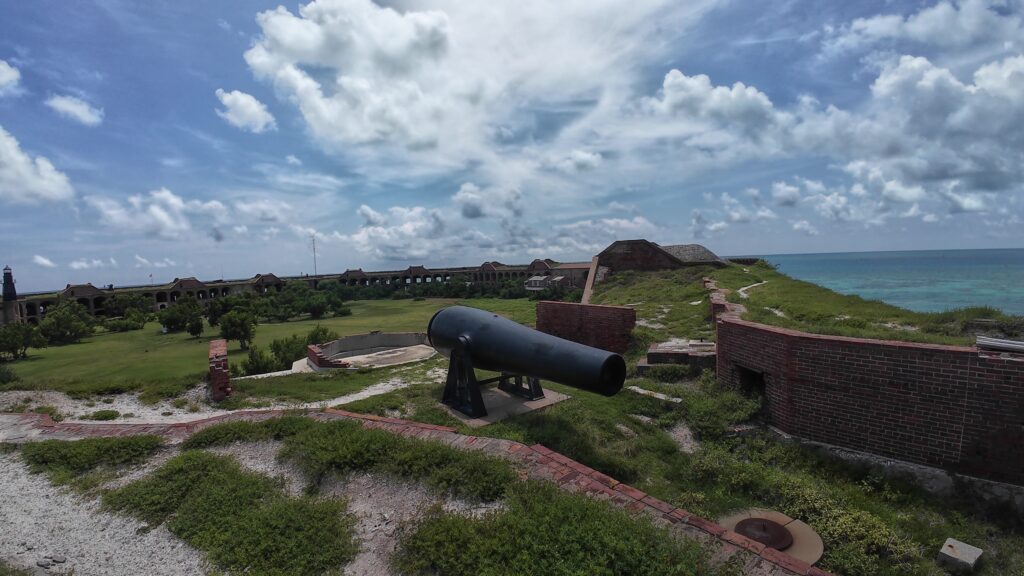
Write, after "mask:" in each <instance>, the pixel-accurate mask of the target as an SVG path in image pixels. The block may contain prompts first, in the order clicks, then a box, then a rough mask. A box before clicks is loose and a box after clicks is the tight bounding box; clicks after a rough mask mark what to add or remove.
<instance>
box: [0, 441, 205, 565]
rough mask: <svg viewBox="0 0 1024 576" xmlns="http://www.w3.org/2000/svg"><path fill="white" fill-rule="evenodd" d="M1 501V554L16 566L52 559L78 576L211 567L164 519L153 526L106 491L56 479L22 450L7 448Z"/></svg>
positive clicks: (0, 472)
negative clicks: (127, 512)
mask: <svg viewBox="0 0 1024 576" xmlns="http://www.w3.org/2000/svg"><path fill="white" fill-rule="evenodd" d="M0 501H2V502H3V505H2V506H0V526H2V527H3V529H2V530H0V558H3V559H4V560H5V561H6V562H7V563H9V564H11V565H12V566H14V567H17V568H29V569H31V568H35V567H36V566H37V563H49V564H53V565H54V567H53V568H52V571H53V572H55V573H61V572H68V573H74V574H75V576H115V575H125V574H132V575H134V574H147V575H153V576H162V575H167V576H191V575H194V574H204V573H205V572H206V564H205V562H204V561H203V559H202V554H201V553H200V552H199V551H198V550H195V549H194V548H192V547H190V546H188V545H187V544H185V543H184V542H182V541H181V540H179V539H178V538H176V537H175V536H173V535H172V534H171V533H170V532H168V531H167V529H166V528H164V527H163V526H159V527H157V528H156V529H154V530H148V531H147V530H146V528H147V527H146V525H145V524H144V523H143V522H140V521H138V520H136V519H134V518H129V517H127V516H117V515H114V514H108V513H106V512H102V511H101V510H100V502H99V499H98V498H88V497H80V496H78V495H76V494H74V493H73V492H70V491H68V490H65V489H60V488H56V487H54V486H53V485H52V484H50V483H49V481H47V480H46V478H45V477H44V476H39V475H33V474H30V473H29V471H28V469H27V468H26V467H25V465H24V464H23V463H22V462H21V460H20V458H19V457H18V456H17V455H16V454H4V455H0ZM46 556H50V557H51V558H50V562H44V561H45V560H47V558H46ZM60 559H63V560H64V562H59V563H58V562H55V560H60Z"/></svg>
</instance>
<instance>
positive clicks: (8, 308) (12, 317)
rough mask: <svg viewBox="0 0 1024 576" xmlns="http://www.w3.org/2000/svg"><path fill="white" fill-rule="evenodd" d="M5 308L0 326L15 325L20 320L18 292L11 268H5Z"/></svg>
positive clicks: (0, 315) (0, 317)
mask: <svg viewBox="0 0 1024 576" xmlns="http://www.w3.org/2000/svg"><path fill="white" fill-rule="evenodd" d="M3 287H4V291H3V308H2V309H0V325H3V324H13V323H15V322H17V321H18V320H19V318H18V292H17V290H15V289H14V274H13V273H12V272H11V267H10V266H4V285H3Z"/></svg>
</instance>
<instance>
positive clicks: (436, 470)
mask: <svg viewBox="0 0 1024 576" xmlns="http://www.w3.org/2000/svg"><path fill="white" fill-rule="evenodd" d="M280 456H281V458H283V459H287V460H292V461H293V462H294V463H295V464H296V465H298V466H299V467H300V468H301V469H302V470H303V471H304V472H305V473H306V475H307V477H308V478H309V479H310V481H311V485H312V486H316V485H318V484H319V483H320V481H321V480H322V479H323V478H324V477H325V476H326V475H327V474H330V473H340V474H344V473H346V472H351V471H356V470H372V471H375V472H383V473H387V474H392V475H395V476H400V477H404V478H411V479H415V480H421V481H423V482H425V483H426V484H428V485H430V486H433V487H435V488H438V489H440V490H444V491H450V492H451V493H452V494H455V495H457V496H467V497H472V498H478V499H480V500H484V501H491V500H495V499H497V498H500V497H501V496H502V495H503V494H504V492H505V490H506V489H507V488H508V486H509V485H510V484H511V483H513V482H515V480H516V475H515V472H514V471H513V470H512V467H511V466H510V465H509V463H508V462H506V461H504V460H500V459H498V458H494V457H491V456H487V455H484V454H481V453H479V452H475V451H466V450H459V449H456V448H452V447H450V446H446V445H443V444H440V443H438V442H429V441H424V440H417V439H414V438H404V437H401V436H398V435H395V434H392V433H390V432H385V431H383V430H368V429H366V428H363V426H362V425H361V424H359V423H358V422H352V421H335V422H327V423H318V424H317V425H316V426H312V427H309V428H306V429H305V430H301V431H299V432H298V433H297V434H295V435H294V436H288V437H285V439H284V447H283V448H282V449H281V453H280Z"/></svg>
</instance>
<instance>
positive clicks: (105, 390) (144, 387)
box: [0, 298, 536, 402]
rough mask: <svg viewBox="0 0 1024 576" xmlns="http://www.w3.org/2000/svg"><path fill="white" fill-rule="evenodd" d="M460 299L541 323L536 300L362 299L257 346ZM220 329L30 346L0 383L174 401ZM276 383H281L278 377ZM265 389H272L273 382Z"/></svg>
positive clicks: (403, 326) (415, 318)
mask: <svg viewBox="0 0 1024 576" xmlns="http://www.w3.org/2000/svg"><path fill="white" fill-rule="evenodd" d="M457 303H458V304H464V305H467V306H474V307H478V308H483V309H486V310H491V311H493V312H496V313H498V314H502V315H505V316H508V317H509V318H512V319H513V320H516V321H517V322H522V323H525V324H528V325H533V324H534V323H535V322H536V311H535V305H536V303H535V302H531V301H529V300H526V299H519V300H500V299H490V298H480V299H472V300H466V301H464V302H458V301H455V300H445V299H429V300H422V301H414V300H365V301H358V302H352V303H350V307H351V309H352V315H351V316H343V317H337V318H324V319H321V320H296V321H292V322H283V323H268V324H260V325H259V326H257V328H256V340H255V343H256V344H257V345H259V346H261V347H269V345H270V342H271V341H272V340H275V339H278V338H284V337H287V336H291V335H294V334H300V335H305V334H306V333H307V332H309V331H310V330H311V329H312V328H313V327H314V326H316V325H318V324H320V325H323V326H325V327H327V328H330V329H332V330H334V331H336V332H338V333H339V334H340V335H342V336H344V335H349V334H359V333H364V332H370V331H372V330H381V331H384V332H422V331H425V330H426V328H427V323H428V321H429V320H430V317H431V316H432V315H433V314H434V313H435V312H437V311H438V310H439V309H441V308H442V307H444V306H449V305H452V304H457ZM217 334H218V329H217V328H211V327H209V326H207V329H206V332H204V334H203V336H202V337H201V338H198V339H196V338H192V337H191V336H189V335H187V334H183V333H177V334H162V333H161V332H160V327H159V325H158V324H157V323H153V322H151V323H149V324H147V325H146V327H145V328H143V329H142V330H137V331H132V332H103V333H97V334H95V335H93V336H90V337H88V338H85V339H84V340H82V342H80V343H77V344H69V345H67V346H54V347H50V348H43V349H39V350H36V349H32V350H31V352H30V354H29V357H28V358H27V359H25V360H20V361H18V362H16V363H14V364H12V365H11V366H13V368H14V370H15V372H16V373H17V374H18V376H19V378H20V380H18V381H15V382H10V383H7V384H3V385H0V391H2V390H60V391H63V392H67V393H68V394H69V395H71V396H75V397H88V396H92V395H96V394H118V393H123V392H131V391H140V392H141V393H142V396H141V398H142V400H143V401H144V402H156V401H159V400H160V399H162V398H172V397H174V396H177V395H179V394H181V393H182V392H185V391H186V390H188V389H189V388H191V387H192V386H195V385H196V384H197V383H199V382H201V381H202V379H203V377H204V375H205V374H206V371H207V353H208V349H209V346H208V343H209V341H210V340H211V339H214V338H218V337H219V336H218V335H217ZM228 357H229V362H230V363H232V364H237V363H240V362H241V361H242V360H243V359H244V358H245V353H243V352H242V351H241V349H240V348H239V346H238V343H237V342H234V341H232V342H230V346H229V349H228ZM297 380H299V381H301V378H299V379H297ZM242 382H244V381H242ZM274 382H275V385H276V382H279V381H278V380H275V381H274ZM242 386H243V388H245V389H248V390H254V391H255V390H257V389H258V388H260V387H261V385H260V384H256V383H253V384H243V385H242ZM262 386H263V387H265V388H269V387H270V384H263V385H262ZM314 387H315V386H314Z"/></svg>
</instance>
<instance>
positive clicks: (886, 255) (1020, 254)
mask: <svg viewBox="0 0 1024 576" xmlns="http://www.w3.org/2000/svg"><path fill="white" fill-rule="evenodd" d="M758 257H759V258H763V259H765V260H766V261H768V262H770V263H772V264H774V265H775V266H777V267H778V269H779V271H780V272H783V273H784V274H787V275H789V276H792V277H793V278H797V279H800V280H805V281H807V282H813V283H815V284H820V285H821V286H825V287H827V288H830V289H832V290H835V291H836V292H839V293H841V294H854V295H857V296H860V297H862V298H867V299H871V300H881V301H883V302H886V303H888V304H892V305H894V306H899V307H901V308H906V309H909V310H914V311H918V312H941V311H944V310H951V309H954V308H966V307H970V306H992V307H993V308H998V309H1000V310H1002V311H1003V312H1005V313H1007V314H1015V315H1024V249H1022V248H993V249H967V250H902V251H891V252H834V253H815V254H764V255H759V256H758Z"/></svg>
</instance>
